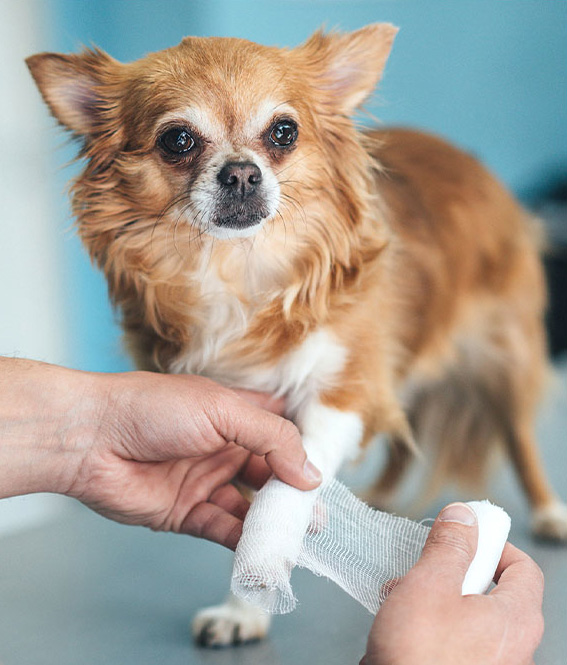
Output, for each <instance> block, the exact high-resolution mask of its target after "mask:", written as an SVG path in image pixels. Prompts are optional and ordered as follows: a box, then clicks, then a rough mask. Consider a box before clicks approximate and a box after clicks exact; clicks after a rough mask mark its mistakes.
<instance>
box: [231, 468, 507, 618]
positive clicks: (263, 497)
mask: <svg viewBox="0 0 567 665" xmlns="http://www.w3.org/2000/svg"><path fill="white" fill-rule="evenodd" d="M469 505H470V506H471V507H472V508H473V510H474V511H475V513H476V514H477V517H478V527H479V537H478V547H477V553H476V556H475V558H474V560H473V562H472V564H471V566H470V568H469V570H468V572H467V575H466V578H465V581H464V583H463V594H471V593H484V592H485V591H486V589H487V588H488V586H489V585H490V583H491V581H492V578H493V576H494V573H495V570H496V566H497V565H498V562H499V560H500V557H501V554H502V550H503V548H504V544H505V542H506V539H507V537H508V532H509V530H510V518H509V517H508V515H507V514H506V513H505V512H504V511H503V510H502V509H501V508H499V507H497V506H493V505H492V504H490V503H489V502H488V501H482V502H478V501H474V502H471V503H469ZM286 516H288V517H286ZM289 516H291V518H292V519H289ZM429 531H430V528H429V527H428V526H425V525H424V524H421V523H418V522H413V521H411V520H409V519H406V518H403V517H397V516H394V515H390V514H389V513H384V512H381V511H377V510H373V509H372V508H370V507H369V506H367V505H366V504H365V503H363V502H362V501H360V500H359V499H357V498H356V497H355V496H354V495H353V494H352V493H351V492H350V491H349V490H348V489H347V488H346V487H345V486H344V485H342V484H341V483H340V482H338V481H336V480H332V481H330V482H327V483H325V484H324V486H323V487H322V488H321V489H320V490H314V491H312V492H301V491H300V490H296V489H295V488H292V487H290V486H289V485H285V484H284V483H281V482H280V481H278V480H275V479H272V480H270V481H269V482H268V483H267V484H266V485H265V486H264V488H263V489H262V490H261V491H260V492H259V493H258V494H257V496H256V498H255V500H254V502H253V504H252V506H251V508H250V511H249V513H248V515H247V517H246V520H245V522H244V528H243V533H242V537H241V539H240V542H239V545H238V548H237V550H236V556H235V561H234V570H233V577H232V585H231V588H232V591H233V593H235V594H236V595H237V596H240V597H241V598H244V599H246V600H248V601H249V602H251V603H253V604H254V605H257V606H258V607H261V608H262V609H264V610H265V611H266V612H269V613H272V614H285V613H288V612H291V611H293V610H294V609H295V607H296V604H297V599H296V598H295V596H294V594H293V590H292V587H291V583H290V576H291V571H292V569H293V567H294V566H295V565H298V566H300V567H303V568H307V569H309V570H311V571H312V572H313V573H315V574H316V575H323V576H325V577H327V578H329V579H330V580H332V581H333V582H335V583H336V584H338V585H339V586H340V587H341V588H342V589H343V590H344V591H346V592H347V593H348V594H349V595H350V596H352V597H353V598H354V599H355V600H357V601H358V602H359V603H360V604H361V605H363V606H364V607H366V608H367V609H368V610H369V611H370V612H372V613H373V614H374V613H376V612H377V611H378V609H379V607H380V605H381V604H382V602H383V601H384V600H385V599H386V597H387V596H388V594H389V592H390V590H391V588H392V584H393V582H395V581H396V580H398V579H400V578H402V577H403V576H404V575H405V574H406V573H407V572H408V571H409V570H410V568H412V567H413V565H414V564H415V563H416V562H417V560H418V559H419V556H420V554H421V551H422V549H423V546H424V544H425V541H426V539H427V536H428V534H429Z"/></svg>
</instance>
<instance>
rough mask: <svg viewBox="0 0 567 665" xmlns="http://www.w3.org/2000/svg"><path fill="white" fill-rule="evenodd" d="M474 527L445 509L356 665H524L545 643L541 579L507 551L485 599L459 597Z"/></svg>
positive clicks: (465, 512)
mask: <svg viewBox="0 0 567 665" xmlns="http://www.w3.org/2000/svg"><path fill="white" fill-rule="evenodd" d="M477 538H478V527H477V524H476V516H475V514H474V512H473V511H472V510H471V509H470V508H469V507H468V506H466V505H464V504H451V505H450V506H448V507H447V508H445V509H444V510H443V511H442V512H441V514H440V515H439V517H438V518H437V520H436V521H435V523H434V524H433V527H432V529H431V533H430V535H429V538H428V539H427V543H426V545H425V548H424V550H423V554H422V556H421V558H420V560H419V561H418V562H417V564H416V565H415V566H414V568H412V570H410V572H409V573H408V574H407V575H406V576H405V577H404V578H403V579H402V580H400V581H399V583H398V584H396V586H395V587H394V588H393V590H392V592H391V593H390V595H389V596H388V598H387V599H386V601H385V602H384V604H383V605H382V607H381V609H380V611H379V612H378V614H377V615H376V619H375V620H374V624H373V626H372V629H371V631H370V635H369V638H368V646H367V652H366V655H365V656H364V658H363V659H362V660H361V665H414V664H415V663H419V665H433V664H435V665H491V664H494V665H497V664H498V665H528V664H530V663H533V655H534V652H535V650H536V648H537V646H538V644H539V642H540V641H541V638H542V635H543V617H542V613H541V605H542V596H543V575H542V573H541V570H540V569H539V567H538V566H537V565H536V564H535V563H534V561H533V560H532V559H530V557H529V556H528V555H527V554H525V553H523V552H522V551H520V550H519V549H517V548H515V547H514V546H513V545H510V543H506V546H505V548H504V552H503V554H502V558H501V560H500V563H499V565H498V569H497V571H496V575H495V578H494V580H495V582H496V583H497V585H496V587H495V588H494V589H493V590H492V591H491V592H490V593H489V594H487V595H470V596H462V595H461V587H462V583H463V580H464V577H465V574H466V571H467V569H468V567H469V565H470V563H471V561H472V559H473V557H474V554H475V552H476V544H477Z"/></svg>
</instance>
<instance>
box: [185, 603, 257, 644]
mask: <svg viewBox="0 0 567 665" xmlns="http://www.w3.org/2000/svg"><path fill="white" fill-rule="evenodd" d="M269 625H270V617H269V616H268V615H267V614H266V613H264V612H262V611H261V610H258V609H257V608H253V607H241V606H238V607H235V606H234V605H233V604H230V603H225V604H224V605H216V606H215V607H207V608H205V609H204V610H201V611H200V612H199V613H198V614H197V615H196V616H195V619H194V620H193V625H192V632H193V638H194V639H195V642H196V643H197V644H198V645H199V646H202V647H227V646H237V645H239V644H244V643H247V642H255V641H257V640H261V639H263V638H264V637H265V636H266V633H267V632H268V627H269Z"/></svg>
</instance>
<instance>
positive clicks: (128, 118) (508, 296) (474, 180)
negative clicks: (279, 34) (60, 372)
mask: <svg viewBox="0 0 567 665" xmlns="http://www.w3.org/2000/svg"><path fill="white" fill-rule="evenodd" d="M395 34H396V28H394V27H393V26H391V25H389V24H374V25H370V26H367V27H364V28H362V29H360V30H357V31H355V32H351V33H340V32H330V33H325V32H323V31H318V32H316V33H315V34H314V35H313V36H312V37H311V38H309V39H308V40H307V41H306V42H305V43H303V44H302V45H300V46H298V47H296V48H293V49H281V48H271V47H265V46H260V45H257V44H254V43H251V42H248V41H245V40H241V39H224V38H223V39H221V38H193V37H188V38H186V39H184V40H183V41H182V42H181V43H180V44H179V45H178V46H175V47H173V48H170V49H167V50H164V51H161V52H158V53H153V54H150V55H148V56H146V57H144V58H143V59H141V60H138V61H136V62H133V63H129V64H121V63H119V62H117V61H116V60H114V59H113V58H111V57H110V56H109V55H107V54H106V53H104V52H103V51H101V50H98V49H88V50H84V51H83V52H81V53H79V54H76V55H60V54H50V53H42V54H38V55H34V56H32V57H30V58H29V59H28V60H27V64H28V66H29V68H30V70H31V73H32V75H33V78H34V79H35V81H36V83H37V85H38V87H39V90H40V92H41V94H42V95H43V98H44V100H45V102H46V103H47V105H48V106H49V108H50V110H51V112H52V113H53V115H54V116H55V117H56V118H57V120H58V121H59V122H60V123H61V124H62V125H63V126H64V127H65V128H66V129H68V130H70V132H72V134H73V135H74V136H75V137H77V138H78V139H80V141H81V152H80V156H81V157H82V158H83V160H84V164H85V165H84V170H83V171H82V173H81V174H80V175H79V176H78V178H77V179H76V181H75V182H74V184H73V187H72V199H73V211H74V214H75V216H76V219H77V224H78V230H79V233H80V236H81V238H82V240H83V242H84V244H85V246H86V248H87V249H88V251H89V252H90V255H91V257H92V258H93V260H94V261H95V262H96V264H97V265H98V266H99V267H100V268H101V269H102V271H103V272H104V274H105V276H106V278H107V280H108V286H109V293H110V297H111V299H112V302H113V303H114V305H115V306H116V307H117V309H118V310H119V311H120V312H121V315H122V323H123V327H124V331H125V339H126V343H127V346H128V349H129V350H130V352H131V354H132V356H133V358H134V359H135V362H136V364H137V366H138V367H139V368H141V369H145V370H152V371H159V372H173V373H200V374H204V375H206V376H208V377H211V378H212V379H215V380H217V381H220V382H222V383H223V384H225V385H227V386H232V387H241V388H250V389H254V390H262V391H267V392H272V393H276V394H279V395H284V396H285V398H286V403H287V415H288V417H290V418H291V419H292V420H294V421H295V422H296V423H297V424H298V426H299V427H300V430H301V431H302V433H303V434H304V436H305V439H306V440H307V439H308V443H309V445H308V449H309V454H310V457H311V456H312V455H313V457H314V458H315V459H317V458H318V454H319V453H320V452H321V451H331V452H332V455H331V457H333V459H334V461H333V463H329V464H328V465H327V466H326V467H325V469H324V470H325V473H326V475H334V473H336V470H337V469H338V468H339V467H340V465H341V463H343V462H344V460H345V459H347V458H350V457H352V456H354V455H356V453H357V451H359V450H360V449H361V448H363V447H364V446H365V444H366V443H367V442H368V441H369V440H370V439H372V438H373V437H374V436H375V435H376V434H377V433H382V434H385V435H386V436H387V437H388V439H389V443H390V445H389V447H388V450H389V457H388V459H387V462H386V464H385V467H384V470H383V473H382V476H381V478H380V479H379V480H378V482H377V485H376V488H375V489H376V496H383V495H384V494H386V493H388V492H391V491H392V490H393V489H394V488H395V487H396V486H397V485H398V483H399V481H400V479H401V477H402V475H403V472H404V469H405V468H406V467H407V466H408V463H409V462H410V461H411V459H412V457H413V451H414V449H415V447H416V445H418V446H419V448H420V449H421V450H422V451H424V453H427V454H428V455H432V456H433V457H434V458H435V460H436V466H435V469H436V470H435V472H434V475H433V482H434V484H435V483H439V482H441V481H443V480H445V479H447V478H449V477H456V478H457V479H460V480H463V481H466V482H472V481H478V480H481V479H482V478H483V477H484V476H485V473H486V466H487V464H486V462H487V460H488V459H489V458H490V457H491V455H492V451H493V450H494V449H495V447H497V446H500V447H501V448H502V449H503V450H505V451H506V452H507V453H508V455H509V457H510V458H511V461H512V463H513V465H514V467H515V470H516V472H517V475H518V479H519V481H520V483H521V485H522V487H523V489H524V491H525V494H526V497H527V499H528V502H529V504H530V506H531V509H532V519H533V531H534V533H535V534H537V535H539V536H543V537H547V538H553V539H556V540H563V541H565V540H567V509H566V507H565V505H564V504H563V503H561V502H560V501H559V499H558V498H557V497H556V495H555V494H554V492H553V490H552V489H551V488H550V486H549V483H548V481H547V480H546V477H545V473H544V470H543V468H542V464H541V462H540V458H539V454H538V450H537V445H536V442H535V438H534V418H535V412H536V407H537V404H538V400H539V399H540V396H541V394H542V389H543V386H544V383H545V377H546V372H547V360H546V341H545V334H544V327H543V323H542V321H543V313H544V309H545V305H546V294H545V281H544V275H543V272H542V266H541V262H540V257H539V252H540V235H539V232H538V227H537V224H536V223H535V222H534V220H533V219H531V217H530V215H528V214H527V212H525V211H524V210H523V209H522V208H521V207H520V206H519V204H518V203H517V202H516V201H515V200H514V199H513V197H512V196H511V195H510V194H509V193H508V192H507V191H506V190H505V189H504V188H503V186H502V185H501V184H500V183H499V182H498V181H497V180H496V179H495V178H494V177H493V176H492V175H490V174H489V173H488V172H487V171H486V170H485V169H484V168H483V166H481V164H480V163H479V162H478V161H476V160H475V159H474V158H473V157H471V156H469V155H468V154H465V153H463V152H461V151H460V150H458V149H456V148H455V147H452V146H451V145H449V144H448V143H446V142H444V141H443V140H442V139H441V138H437V137H434V136H430V135H427V134H424V133H419V132H416V131H412V130H409V129H399V128H381V129H376V128H374V129H361V128H359V127H358V126H357V123H356V120H355V119H353V116H354V114H355V112H356V110H357V109H358V108H359V107H360V106H361V105H362V104H363V103H364V101H365V100H366V99H367V98H368V96H369V95H370V94H371V93H372V91H373V90H374V88H375V86H376V85H377V83H378V81H379V79H380V78H381V76H382V73H383V70H384V67H385V64H386V61H387V58H388V56H389V53H390V50H391V47H392V44H393V41H394V38H395ZM414 439H415V440H414ZM416 442H417V443H416ZM322 465H323V466H325V462H324V461H323V463H322ZM267 627H268V618H267V616H266V615H263V614H262V613H261V612H259V611H257V610H255V609H254V608H251V607H249V606H247V605H246V604H245V603H243V602H242V601H239V600H237V599H235V598H234V597H231V598H229V600H228V602H227V603H226V604H225V605H223V606H219V607H216V608H212V609H209V610H204V611H203V612H202V613H201V614H200V615H198V616H197V618H196V621H195V624H194V631H195V635H196V637H197V639H198V640H200V642H201V643H203V644H207V645H219V644H230V643H233V642H235V641H247V640H250V639H256V638H259V637H261V636H263V635H264V634H265V632H266V630H267ZM235 636H236V637H235Z"/></svg>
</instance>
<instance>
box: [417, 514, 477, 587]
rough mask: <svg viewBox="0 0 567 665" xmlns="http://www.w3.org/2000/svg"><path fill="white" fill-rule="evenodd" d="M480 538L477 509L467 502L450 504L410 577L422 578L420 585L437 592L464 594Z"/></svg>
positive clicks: (432, 529)
mask: <svg viewBox="0 0 567 665" xmlns="http://www.w3.org/2000/svg"><path fill="white" fill-rule="evenodd" d="M477 541H478V524H477V519H476V514H475V513H474V511H473V510H472V509H471V508H470V507H469V506H467V505H466V504H464V503H453V504H450V505H449V506H447V507H445V508H444V509H443V510H442V511H441V513H440V514H439V516H438V517H437V519H436V520H435V522H434V523H433V526H432V527H431V532H430V534H429V536H428V538H427V541H426V543H425V546H424V548H423V552H422V555H421V557H420V559H419V561H418V562H417V564H416V565H415V566H414V568H413V569H412V570H411V571H410V573H408V576H407V577H408V578H409V577H410V575H411V576H413V577H414V578H415V577H419V584H421V585H422V586H423V587H427V588H429V589H431V590H432V591H433V592H434V593H436V594H451V595H456V594H457V595H459V596H460V595H461V591H462V586H463V580H464V578H465V575H466V572H467V570H468V568H469V566H470V564H471V562H472V560H473V558H474V555H475V553H476V546H477Z"/></svg>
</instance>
